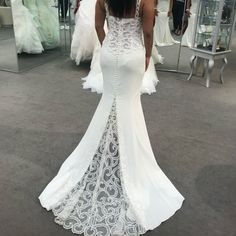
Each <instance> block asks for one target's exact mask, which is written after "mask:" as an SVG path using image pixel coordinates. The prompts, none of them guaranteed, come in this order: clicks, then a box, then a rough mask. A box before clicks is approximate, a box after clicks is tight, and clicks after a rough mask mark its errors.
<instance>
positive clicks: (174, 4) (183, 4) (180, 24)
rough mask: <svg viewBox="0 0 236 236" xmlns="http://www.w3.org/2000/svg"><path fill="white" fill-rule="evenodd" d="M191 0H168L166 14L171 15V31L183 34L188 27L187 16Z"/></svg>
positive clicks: (188, 15) (189, 13)
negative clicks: (172, 27)
mask: <svg viewBox="0 0 236 236" xmlns="http://www.w3.org/2000/svg"><path fill="white" fill-rule="evenodd" d="M190 7H191V0H170V2H169V11H168V13H167V15H168V16H171V14H172V15H173V26H174V29H173V32H174V33H175V34H176V35H178V36H179V35H182V34H184V32H185V30H186V29H187V27H188V18H189V17H190V15H191V12H190Z"/></svg>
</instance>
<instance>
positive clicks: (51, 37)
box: [36, 0, 60, 49]
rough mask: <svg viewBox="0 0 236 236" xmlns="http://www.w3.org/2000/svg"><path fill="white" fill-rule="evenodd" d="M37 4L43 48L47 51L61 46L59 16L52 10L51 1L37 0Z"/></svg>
mask: <svg viewBox="0 0 236 236" xmlns="http://www.w3.org/2000/svg"><path fill="white" fill-rule="evenodd" d="M36 3H37V7H38V17H39V23H40V26H41V31H40V32H41V38H42V40H43V42H42V43H43V46H44V48H45V49H53V48H56V47H58V46H59V45H60V34H59V33H60V32H59V22H58V16H57V14H56V13H55V12H54V11H53V10H52V9H50V7H49V0H36Z"/></svg>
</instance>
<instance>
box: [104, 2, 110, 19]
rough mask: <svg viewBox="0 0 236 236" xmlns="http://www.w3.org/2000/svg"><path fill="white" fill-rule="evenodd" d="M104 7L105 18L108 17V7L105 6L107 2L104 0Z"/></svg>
mask: <svg viewBox="0 0 236 236" xmlns="http://www.w3.org/2000/svg"><path fill="white" fill-rule="evenodd" d="M104 7H105V10H106V18H107V17H108V15H109V10H108V5H107V1H106V0H104Z"/></svg>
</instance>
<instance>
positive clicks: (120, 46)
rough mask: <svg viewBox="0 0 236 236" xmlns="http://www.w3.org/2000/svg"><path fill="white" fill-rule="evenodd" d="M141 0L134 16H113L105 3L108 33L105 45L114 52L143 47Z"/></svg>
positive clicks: (120, 52) (138, 1) (126, 51)
mask: <svg viewBox="0 0 236 236" xmlns="http://www.w3.org/2000/svg"><path fill="white" fill-rule="evenodd" d="M139 5H140V0H137V6H136V14H135V17H133V18H118V17H114V16H111V15H110V14H109V11H108V6H107V4H106V3H105V8H106V13H107V14H106V19H107V26H108V33H107V35H106V38H105V40H104V43H103V46H104V47H106V48H108V49H109V50H111V51H112V52H114V53H117V54H123V53H129V52H130V51H131V50H133V49H137V48H143V39H142V24H141V18H140V16H139Z"/></svg>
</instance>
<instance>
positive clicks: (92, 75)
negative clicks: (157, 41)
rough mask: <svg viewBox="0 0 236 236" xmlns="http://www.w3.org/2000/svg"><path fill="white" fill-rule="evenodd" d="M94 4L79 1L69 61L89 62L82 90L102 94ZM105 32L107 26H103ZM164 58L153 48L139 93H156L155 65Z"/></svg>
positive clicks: (90, 1)
mask: <svg viewBox="0 0 236 236" xmlns="http://www.w3.org/2000/svg"><path fill="white" fill-rule="evenodd" d="M95 4H96V0H86V1H81V3H80V8H79V10H78V12H77V14H76V25H75V31H74V33H73V37H72V43H71V59H72V60H75V62H76V64H77V65H79V64H80V62H81V61H86V60H91V59H92V62H91V66H90V71H89V74H88V75H87V76H86V77H84V78H82V80H83V81H84V83H83V88H84V89H91V91H92V92H97V93H102V92H103V76H102V71H101V67H100V59H99V58H100V44H99V41H98V39H97V35H96V31H95V21H94V19H95ZM105 29H106V31H107V26H106V25H105ZM163 62H164V58H163V57H162V56H161V55H160V54H158V52H157V49H156V48H155V47H154V48H153V52H152V59H151V61H150V67H149V68H148V70H147V72H146V73H145V75H144V79H143V84H142V87H141V91H140V92H141V93H147V94H151V93H154V92H156V85H157V83H158V82H159V80H158V78H157V74H156V70H155V65H154V64H157V63H161V64H163Z"/></svg>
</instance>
